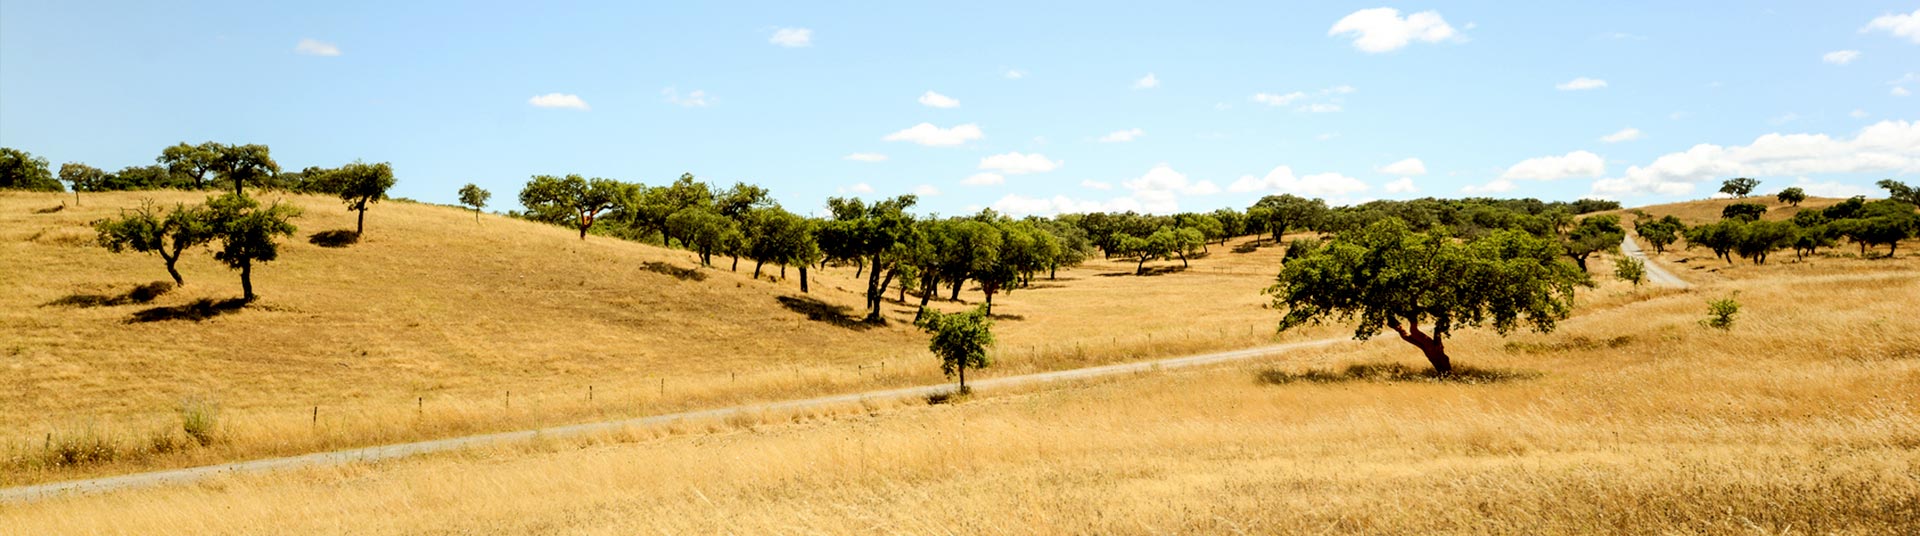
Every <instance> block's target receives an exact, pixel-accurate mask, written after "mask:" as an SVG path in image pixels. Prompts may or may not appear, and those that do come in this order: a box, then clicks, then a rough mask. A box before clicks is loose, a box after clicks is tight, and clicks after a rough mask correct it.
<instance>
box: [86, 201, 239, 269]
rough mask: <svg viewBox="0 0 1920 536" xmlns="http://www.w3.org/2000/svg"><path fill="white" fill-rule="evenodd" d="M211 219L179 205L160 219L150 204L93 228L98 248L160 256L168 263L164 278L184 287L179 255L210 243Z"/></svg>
mask: <svg viewBox="0 0 1920 536" xmlns="http://www.w3.org/2000/svg"><path fill="white" fill-rule="evenodd" d="M210 216H211V214H210V213H209V212H208V211H207V209H206V207H204V206H194V207H188V206H186V205H179V204H176V205H174V206H173V210H171V211H168V212H167V213H166V214H165V215H161V214H160V212H159V210H157V209H156V208H155V207H154V205H153V203H152V202H151V201H149V202H147V203H144V204H142V205H141V206H140V208H139V209H136V210H134V211H132V212H125V211H123V212H121V213H120V217H118V218H110V219H103V220H99V221H95V222H93V228H94V230H95V231H96V232H98V233H99V241H100V245H101V246H102V247H105V248H107V250H108V251H112V252H114V253H119V252H122V251H126V250H133V251H138V252H141V253H156V254H159V255H160V260H163V261H166V263H167V275H170V276H173V283H174V284H176V285H185V284H187V282H186V280H185V279H182V278H181V277H180V270H178V269H176V268H175V264H176V263H178V262H180V254H181V253H182V252H184V251H186V250H188V249H192V248H194V247H196V246H200V245H203V244H206V243H208V242H211V241H213V238H214V229H213V223H212V221H211V218H210Z"/></svg>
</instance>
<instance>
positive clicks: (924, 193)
mask: <svg viewBox="0 0 1920 536" xmlns="http://www.w3.org/2000/svg"><path fill="white" fill-rule="evenodd" d="M913 195H917V196H920V197H933V196H936V195H940V189H939V188H935V187H933V185H931V184H922V185H919V186H915V187H914V188H913Z"/></svg>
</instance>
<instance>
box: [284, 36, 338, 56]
mask: <svg viewBox="0 0 1920 536" xmlns="http://www.w3.org/2000/svg"><path fill="white" fill-rule="evenodd" d="M293 52H294V53H295V54H302V55H307V56H326V57H333V56H338V55H340V47H339V46H338V45H335V44H333V43H328V42H326V41H320V40H317V39H301V40H300V42H299V43H295V44H294V45H293Z"/></svg>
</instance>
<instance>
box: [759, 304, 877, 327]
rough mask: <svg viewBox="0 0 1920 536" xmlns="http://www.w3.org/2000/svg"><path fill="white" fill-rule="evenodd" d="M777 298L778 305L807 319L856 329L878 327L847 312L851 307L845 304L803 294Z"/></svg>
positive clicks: (849, 311) (850, 310)
mask: <svg viewBox="0 0 1920 536" xmlns="http://www.w3.org/2000/svg"><path fill="white" fill-rule="evenodd" d="M779 300H780V305H782V306H785V307H786V308H787V310H789V311H793V312H796V313H800V314H803V315H807V320H812V321H815V322H826V323H828V324H833V325H835V326H840V327H843V328H847V329H851V330H857V331H866V330H869V329H873V328H875V327H878V325H876V324H872V323H868V322H865V321H863V320H862V318H861V317H859V316H855V315H854V314H849V313H851V312H852V309H849V308H847V306H845V305H834V304H831V303H827V302H823V301H820V300H818V299H814V298H810V297H805V296H781V297H780V298H779Z"/></svg>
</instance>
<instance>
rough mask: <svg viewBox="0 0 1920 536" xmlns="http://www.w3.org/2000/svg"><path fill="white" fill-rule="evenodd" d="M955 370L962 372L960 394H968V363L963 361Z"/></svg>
mask: <svg viewBox="0 0 1920 536" xmlns="http://www.w3.org/2000/svg"><path fill="white" fill-rule="evenodd" d="M954 369H955V370H959V371H960V394H963V395H964V394H967V362H966V361H961V362H960V366H957V367H954Z"/></svg>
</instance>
